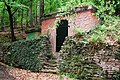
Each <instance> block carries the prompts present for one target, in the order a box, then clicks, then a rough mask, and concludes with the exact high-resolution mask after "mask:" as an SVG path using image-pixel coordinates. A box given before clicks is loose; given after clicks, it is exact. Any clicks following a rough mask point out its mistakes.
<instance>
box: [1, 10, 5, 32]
mask: <svg viewBox="0 0 120 80" xmlns="http://www.w3.org/2000/svg"><path fill="white" fill-rule="evenodd" d="M4 14H5V9H3V12H2V16H1V30H2V31H4V27H5V26H4Z"/></svg>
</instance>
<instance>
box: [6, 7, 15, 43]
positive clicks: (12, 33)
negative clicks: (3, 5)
mask: <svg viewBox="0 0 120 80" xmlns="http://www.w3.org/2000/svg"><path fill="white" fill-rule="evenodd" d="M7 10H8V14H9V20H10V30H11V39H12V42H13V41H15V40H16V38H15V35H14V27H13V15H12V13H11V9H10V6H8V7H7Z"/></svg>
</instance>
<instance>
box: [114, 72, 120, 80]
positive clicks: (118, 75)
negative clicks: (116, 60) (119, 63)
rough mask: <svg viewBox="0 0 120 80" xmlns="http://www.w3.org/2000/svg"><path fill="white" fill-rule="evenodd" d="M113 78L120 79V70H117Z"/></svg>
mask: <svg viewBox="0 0 120 80" xmlns="http://www.w3.org/2000/svg"><path fill="white" fill-rule="evenodd" d="M112 80H120V71H119V72H117V71H115V72H114V74H113V78H112Z"/></svg>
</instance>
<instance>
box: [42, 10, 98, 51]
mask: <svg viewBox="0 0 120 80" xmlns="http://www.w3.org/2000/svg"><path fill="white" fill-rule="evenodd" d="M92 13H93V10H92V9H90V10H84V11H80V12H76V13H74V14H71V15H66V16H64V17H59V18H60V19H61V20H68V25H69V26H70V27H69V28H68V36H73V35H74V34H75V32H74V27H78V28H80V29H81V30H84V31H86V32H88V31H90V30H91V29H92V28H93V27H94V26H95V25H96V24H98V23H99V22H100V21H99V20H98V19H97V17H96V16H93V15H92ZM57 18H58V17H57ZM56 24H57V21H56V17H52V18H49V19H45V20H43V22H42V34H46V33H49V35H50V40H51V43H52V46H53V52H55V51H56V28H55V27H56ZM50 28H52V29H50Z"/></svg>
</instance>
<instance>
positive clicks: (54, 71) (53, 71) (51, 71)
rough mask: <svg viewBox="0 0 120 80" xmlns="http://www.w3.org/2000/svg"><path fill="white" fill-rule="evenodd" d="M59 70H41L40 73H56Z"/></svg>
mask: <svg viewBox="0 0 120 80" xmlns="http://www.w3.org/2000/svg"><path fill="white" fill-rule="evenodd" d="M58 71H59V70H57V69H56V70H51V69H43V70H41V71H40V72H43V73H57V72H58Z"/></svg>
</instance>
